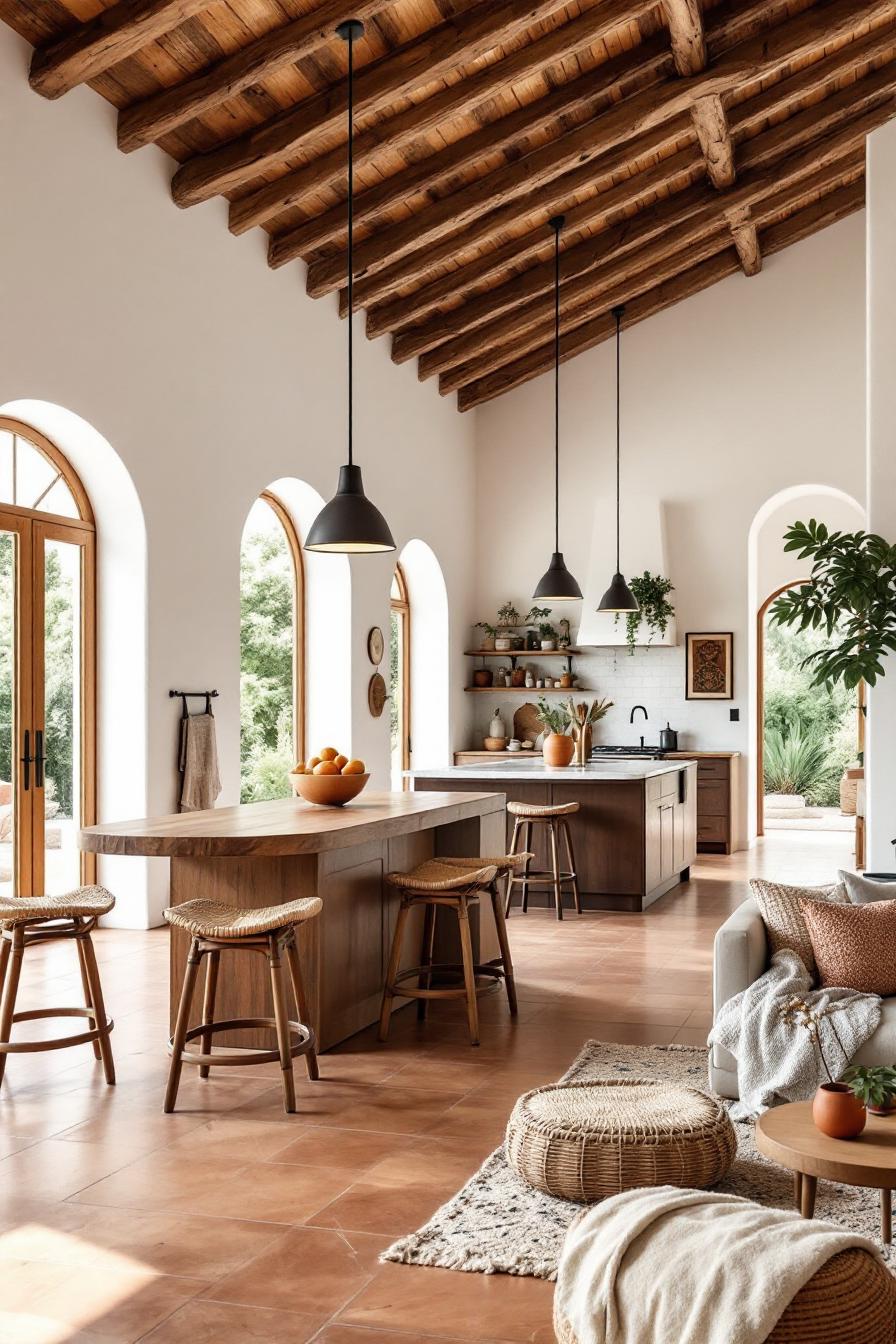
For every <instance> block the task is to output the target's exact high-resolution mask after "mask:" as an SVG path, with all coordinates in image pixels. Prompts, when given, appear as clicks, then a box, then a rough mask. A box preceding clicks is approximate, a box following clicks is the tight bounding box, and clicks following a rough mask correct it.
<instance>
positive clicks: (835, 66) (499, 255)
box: [340, 29, 896, 358]
mask: <svg viewBox="0 0 896 1344" xmlns="http://www.w3.org/2000/svg"><path fill="white" fill-rule="evenodd" d="M894 44H896V29H888V30H886V31H884V30H880V29H878V30H873V31H872V32H871V33H869V34H867V35H866V36H865V37H864V38H861V39H859V40H858V41H856V42H852V43H849V44H848V45H847V46H845V47H843V48H841V49H840V50H839V51H837V52H834V53H832V54H831V55H830V56H828V57H826V58H825V59H824V60H822V61H816V62H814V63H813V64H812V65H810V66H807V67H805V68H804V69H802V70H800V71H797V72H796V73H795V74H793V75H791V76H789V77H788V78H787V79H784V80H780V81H779V82H778V83H776V84H772V85H770V86H769V87H768V88H766V89H764V90H763V91H762V92H760V93H758V94H755V95H754V96H753V97H752V98H750V99H748V100H747V101H746V102H744V103H740V104H738V105H737V107H735V108H733V109H732V112H731V116H730V123H731V130H732V134H733V136H734V137H735V138H738V137H742V136H746V135H748V134H751V133H754V132H755V131H756V130H757V129H759V128H760V127H762V126H763V125H764V124H765V123H766V122H767V121H768V119H769V118H771V117H774V116H775V115H776V114H777V113H779V112H780V111H781V110H782V109H786V108H787V107H788V106H790V105H791V104H792V103H794V102H797V101H799V100H801V99H804V98H806V97H812V96H814V95H815V94H816V93H817V92H819V91H821V90H824V89H826V88H828V87H829V86H831V85H833V84H835V83H836V82H837V81H838V80H839V79H840V78H841V77H842V76H844V75H849V74H851V72H852V71H853V70H854V69H855V68H856V67H858V66H860V65H862V64H863V63H865V62H867V61H871V60H874V59H875V58H877V57H879V56H880V55H881V54H882V53H883V54H891V53H892V50H893V47H894ZM894 79H896V72H894V71H893V69H892V68H889V69H888V68H887V67H884V68H883V69H882V70H880V71H879V72H876V73H872V74H870V75H866V76H865V77H864V78H863V79H861V80H860V81H859V82H858V83H855V84H852V85H850V86H849V87H848V88H847V89H843V90H839V91H837V92H835V93H833V94H831V95H829V97H827V98H826V99H825V100H824V101H823V102H822V103H821V104H816V105H813V106H812V107H811V108H809V109H807V110H806V111H805V112H803V113H799V114H797V115H796V116H794V117H792V118H790V120H789V121H787V122H786V123H782V124H781V126H780V127H779V128H778V129H777V131H776V132H768V133H766V134H764V135H763V136H761V137H759V138H755V139H753V140H751V141H749V143H748V145H747V149H746V152H747V154H748V156H749V164H750V166H752V167H759V166H761V164H762V163H763V162H770V161H772V160H773V159H774V158H775V157H776V156H777V155H778V154H780V153H781V151H782V147H783V146H784V145H785V144H786V145H787V146H788V147H789V148H796V147H797V146H798V145H799V144H800V143H801V142H802V141H808V140H811V139H813V138H815V136H816V135H818V134H819V133H821V132H824V131H826V130H828V129H834V128H835V127H836V126H837V125H839V124H841V122H842V120H844V119H847V118H849V117H850V116H853V115H856V114H857V113H858V112H860V111H862V110H863V109H864V108H865V107H868V106H870V105H871V104H872V103H873V102H874V100H875V99H876V98H877V97H878V96H880V95H882V94H885V93H886V92H887V90H888V88H889V87H891V84H892V83H893V81H894ZM785 127H786V130H785V129H784V128H785ZM785 137H786V139H785ZM637 143H638V142H632V144H633V149H637ZM685 153H686V151H681V152H680V153H679V154H676V155H673V156H672V157H671V158H668V159H665V160H663V161H662V163H661V164H660V165H658V167H659V168H660V169H662V167H663V166H664V165H665V166H666V167H667V169H668V173H669V177H670V179H671V180H672V182H673V185H674V179H675V175H676V173H678V172H680V171H682V170H683V167H684V157H683V156H684V154H685ZM636 162H637V160H635V159H633V160H632V164H636ZM630 167H631V165H630ZM629 171H630V168H629ZM654 171H655V170H652V169H647V170H645V173H646V176H647V177H648V179H649V180H652V174H653V172H654ZM585 172H586V173H587V174H592V173H593V170H592V169H591V168H590V167H588V166H586V169H585ZM644 175H645V174H637V176H633V177H632V183H631V185H632V188H633V193H634V195H633V201H632V204H633V205H636V204H637V197H636V193H637V192H638V189H639V186H640V184H641V179H642V178H643V177H644ZM561 183H562V184H563V185H565V187H567V188H568V193H569V194H568V197H567V198H566V199H564V198H563V197H562V196H561V195H554V194H553V192H554V188H555V187H556V188H557V189H558V190H560V189H561ZM586 185H588V182H587V180H586V178H585V177H584V175H583V174H582V172H581V170H574V171H573V172H572V173H570V174H568V175H566V176H565V177H564V178H562V179H558V180H557V182H556V184H554V186H552V188H551V195H549V196H548V195H542V194H538V195H536V196H535V197H534V198H533V199H532V200H531V201H530V205H531V206H533V207H534V208H537V209H538V210H544V212H545V219H546V218H547V216H548V214H550V213H551V212H552V211H553V210H557V209H564V210H565V212H566V218H567V228H566V236H567V237H572V236H573V235H574V234H575V233H576V232H577V231H578V230H580V229H582V228H585V227H590V226H592V225H594V224H595V223H596V222H599V221H602V220H603V219H604V218H605V215H606V214H607V213H608V212H607V211H606V210H605V208H604V205H605V202H606V195H605V194H604V193H600V194H598V195H597V196H594V197H592V198H590V199H589V200H586V201H584V202H582V203H581V204H574V205H572V206H570V205H569V201H570V200H573V199H574V196H575V193H576V192H577V191H578V190H579V187H580V186H586ZM508 222H509V221H508ZM461 246H462V244H461ZM457 249H458V242H457V241H456V240H455V242H454V245H453V250H454V251H455V252H456V251H457ZM439 251H440V249H436V253H435V254H430V255H431V259H432V264H433V265H435V264H437V262H438V261H439V260H440V257H439V255H438V254H439ZM446 251H447V249H446ZM543 251H544V238H543V236H542V234H541V232H540V230H538V229H533V231H532V232H530V233H527V234H525V235H524V236H523V237H522V238H512V239H510V240H509V241H508V242H507V243H504V244H503V245H501V246H500V247H498V248H496V249H493V250H492V251H489V252H486V253H485V254H483V255H481V256H477V257H476V258H474V259H473V260H472V261H470V262H468V263H467V264H466V265H464V266H462V267H461V268H460V269H459V270H457V269H455V270H452V271H450V272H446V273H444V274H442V275H440V276H438V277H437V278H436V279H435V280H432V281H430V282H429V283H428V284H424V285H422V286H421V287H420V288H419V289H417V290H415V291H414V292H413V293H411V294H409V295H402V296H400V297H398V298H395V299H392V300H386V301H384V302H382V303H374V304H371V303H370V300H369V295H368V293H367V290H366V287H365V282H364V281H363V280H360V281H358V282H357V289H359V290H360V296H359V301H360V303H361V305H362V306H364V307H366V308H367V334H368V336H370V337H375V336H382V335H383V334H384V333H385V332H389V331H393V332H394V331H398V332H399V334H400V335H402V336H403V335H404V334H405V329H406V330H407V335H408V336H409V337H410V338H411V343H410V344H409V353H408V354H407V356H406V357H407V358H411V356H412V355H416V354H420V353H422V351H423V350H426V349H429V348H431V346H432V345H435V344H438V339H439V338H438V337H437V338H436V339H429V336H430V333H429V332H428V331H427V329H426V327H425V326H419V325H418V326H412V324H413V323H415V322H418V323H419V321H420V319H421V318H423V317H426V316H427V315H428V314H430V313H432V312H433V310H434V309H437V308H438V307H439V305H440V304H442V303H444V302H445V301H446V300H447V299H451V298H456V297H458V296H459V295H465V294H466V293H467V292H468V291H470V290H473V289H477V288H479V287H481V286H482V285H483V284H485V283H486V282H487V281H488V280H489V279H491V277H492V276H493V275H497V274H500V273H501V272H502V271H505V270H506V268H507V267H509V266H520V265H522V264H524V263H525V262H527V261H530V260H532V259H533V258H535V257H537V256H539V255H540V254H541V253H542V252H543ZM346 306H347V305H346V303H345V290H344V289H343V290H342V291H341V292H340V313H341V314H342V315H343V316H344V314H345V309H346ZM455 311H457V312H459V313H463V312H464V309H463V308H461V309H457V310H455ZM435 321H436V322H438V321H439V319H438V318H436V319H435ZM449 334H450V333H449ZM421 336H422V340H421V339H420V337H421ZM441 339H444V336H443V337H442V338H441ZM415 341H419V344H417V345H416V347H415V346H414V344H413V342H415ZM401 348H402V349H404V346H403V345H402V347H401Z"/></svg>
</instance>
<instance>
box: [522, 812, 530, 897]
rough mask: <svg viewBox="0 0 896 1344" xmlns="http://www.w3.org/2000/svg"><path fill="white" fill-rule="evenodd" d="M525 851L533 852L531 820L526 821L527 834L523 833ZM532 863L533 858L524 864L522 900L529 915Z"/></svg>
mask: <svg viewBox="0 0 896 1344" xmlns="http://www.w3.org/2000/svg"><path fill="white" fill-rule="evenodd" d="M523 851H524V853H530V854H531V852H532V823H531V821H527V822H526V826H525V834H524V835H523ZM531 863H532V860H531V859H527V860H526V862H525V863H524V864H523V902H522V904H523V914H524V915H528V913H529V868H530V865H531Z"/></svg>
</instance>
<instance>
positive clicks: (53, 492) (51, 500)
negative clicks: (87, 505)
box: [26, 477, 81, 518]
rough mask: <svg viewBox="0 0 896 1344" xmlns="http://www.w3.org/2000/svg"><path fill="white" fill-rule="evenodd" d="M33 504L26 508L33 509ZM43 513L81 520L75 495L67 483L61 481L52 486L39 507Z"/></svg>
mask: <svg viewBox="0 0 896 1344" xmlns="http://www.w3.org/2000/svg"><path fill="white" fill-rule="evenodd" d="M33 507H34V506H33V505H31V504H28V505H26V508H29V509H30V508H33ZM37 507H38V508H39V510H40V512H41V513H58V514H60V515H61V517H63V518H80V517H81V514H80V513H79V511H78V506H77V504H76V503H75V498H74V495H73V494H72V492H71V490H69V488H68V486H67V485H66V483H65V481H64V480H62V478H61V477H60V479H59V480H58V481H57V482H56V484H55V485H54V486H52V487H51V488H50V489H49V490H48V491H47V493H46V494H45V495H44V497H43V499H42V500H41V501H40V503H39V504H38V506H37Z"/></svg>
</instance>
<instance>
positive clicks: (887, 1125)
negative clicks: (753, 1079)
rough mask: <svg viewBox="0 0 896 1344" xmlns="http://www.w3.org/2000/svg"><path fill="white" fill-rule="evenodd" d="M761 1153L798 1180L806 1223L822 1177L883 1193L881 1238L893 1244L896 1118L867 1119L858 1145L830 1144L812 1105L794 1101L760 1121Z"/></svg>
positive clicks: (851, 1141) (837, 1141)
mask: <svg viewBox="0 0 896 1344" xmlns="http://www.w3.org/2000/svg"><path fill="white" fill-rule="evenodd" d="M755 1134H756V1147H757V1148H758V1149H759V1151H760V1153H762V1154H763V1156H764V1157H770V1158H771V1159H772V1160H773V1161H774V1162H779V1163H780V1164H781V1166H782V1167H787V1168H788V1170H790V1171H792V1172H793V1174H794V1196H795V1198H796V1202H797V1207H798V1209H799V1210H800V1213H801V1214H802V1215H803V1217H804V1218H811V1217H812V1215H813V1214H814V1212H815V1191H816V1188H817V1185H818V1178H819V1176H820V1177H821V1178H822V1179H823V1180H826V1181H839V1182H840V1184H841V1185H859V1186H865V1187H867V1188H869V1189H873V1190H880V1234H881V1238H882V1240H883V1241H885V1242H892V1240H893V1220H892V1191H893V1190H894V1188H896V1116H887V1117H883V1116H879V1115H870V1114H869V1116H868V1123H867V1125H866V1126H865V1128H864V1130H863V1131H862V1133H861V1134H860V1135H859V1137H858V1138H857V1139H829V1138H828V1137H827V1135H826V1134H822V1132H821V1130H819V1129H816V1128H815V1125H814V1124H813V1121H812V1103H811V1101H791V1102H788V1103H787V1105H786V1106H776V1107H774V1108H773V1109H772V1110H770V1111H766V1112H765V1114H764V1115H761V1116H760V1117H759V1119H758V1120H757V1121H756V1130H755Z"/></svg>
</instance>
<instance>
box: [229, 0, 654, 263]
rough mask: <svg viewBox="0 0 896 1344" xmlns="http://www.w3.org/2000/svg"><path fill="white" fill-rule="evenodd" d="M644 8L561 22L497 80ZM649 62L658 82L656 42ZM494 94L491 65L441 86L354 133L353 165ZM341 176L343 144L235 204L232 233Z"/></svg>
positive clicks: (505, 65) (616, 5)
mask: <svg viewBox="0 0 896 1344" xmlns="http://www.w3.org/2000/svg"><path fill="white" fill-rule="evenodd" d="M649 8H650V5H649V4H647V3H646V0H645V3H638V4H637V5H636V6H635V8H634V9H633V8H632V7H631V5H629V4H628V3H626V0H613V3H612V4H610V5H607V6H603V7H602V8H601V11H600V17H599V18H598V17H597V14H596V11H594V10H588V11H587V13H585V14H582V15H580V16H579V17H578V18H576V19H573V20H572V21H571V22H570V23H567V24H564V25H563V27H562V28H555V29H553V30H552V31H551V32H549V33H546V34H545V35H544V37H541V38H538V39H537V40H536V41H535V42H532V43H528V44H526V45H525V46H522V47H520V48H519V49H518V50H517V51H513V52H511V53H510V54H509V55H508V56H505V57H504V59H503V60H502V61H501V65H500V70H501V79H502V80H503V81H504V82H505V83H507V84H510V83H513V82H515V81H517V80H522V79H528V78H529V77H530V76H531V75H533V74H535V73H536V72H537V71H539V70H541V69H543V68H544V67H545V66H547V65H551V64H553V63H554V62H555V61H558V60H563V59H564V58H566V57H569V56H574V55H575V53H576V52H577V51H581V50H582V48H583V47H587V46H590V45H591V44H592V43H593V42H594V41H596V40H597V38H599V37H600V35H601V33H602V32H605V31H606V32H609V31H612V28H614V27H618V26H619V24H620V23H622V22H624V21H625V18H624V17H623V16H625V17H632V16H634V17H637V13H640V12H642V11H644V10H646V9H649ZM605 23H606V24H608V25H609V26H608V27H607V28H606V29H604V27H603V25H604V24H605ZM647 59H649V60H650V62H651V64H650V69H648V70H645V75H646V76H648V77H649V75H650V73H651V71H652V72H655V78H657V79H659V78H661V77H662V75H663V74H665V73H666V71H667V70H668V69H669V68H671V61H670V56H669V53H668V52H667V51H665V50H664V49H663V48H662V46H661V44H659V43H651V46H650V54H649V57H647ZM643 64H644V58H642V55H641V53H636V54H635V55H634V58H633V60H632V70H633V74H637V71H638V70H639V69H641V67H642V65H643ZM629 77H630V76H629ZM494 95H495V71H494V69H493V68H491V67H489V68H487V69H485V70H479V71H477V72H476V74H474V75H470V76H469V78H467V79H464V80H461V81H460V82H459V83H457V84H452V85H449V87H448V88H446V89H441V90H440V91H439V92H438V93H435V94H433V96H432V97H431V98H427V99H426V100H425V101H424V102H422V103H416V104H414V105H413V106H412V107H409V108H406V109H405V110H404V111H403V112H399V113H397V114H396V115H395V116H393V117H390V118H389V119H388V120H387V121H384V122H383V123H382V124H381V125H379V126H374V127H372V128H371V129H370V130H367V131H361V132H360V133H358V134H356V136H355V166H356V167H358V168H361V167H363V166H364V164H366V163H369V162H370V161H371V159H373V158H374V157H375V156H376V155H377V154H379V153H381V152H382V150H383V146H384V145H387V146H388V147H389V149H390V150H391V151H392V152H394V153H397V152H398V151H400V150H402V149H403V148H405V147H406V146H407V145H409V144H410V143H411V142H412V141H414V140H416V139H419V138H420V137H421V136H424V135H426V134H427V132H428V131H431V130H432V129H433V127H434V126H437V125H438V124H439V122H441V121H444V120H446V119H448V118H450V117H452V116H456V115H458V114H459V113H460V112H464V113H473V112H475V111H476V109H477V107H479V106H481V105H482V104H483V103H487V102H490V101H491V100H492V99H493V98H494ZM401 177H402V175H399V177H398V178H397V179H396V180H395V181H394V182H393V191H394V192H397V193H398V195H399V196H400V195H401V194H402V191H401ZM344 178H345V149H344V148H343V146H341V145H340V146H339V148H338V149H334V150H330V151H328V152H327V153H326V154H322V155H320V157H318V158H316V159H313V160H312V161H311V163H309V164H306V165H304V166H303V167H301V168H297V169H295V170H294V171H293V172H291V173H287V174H285V176H283V177H280V178H278V179H277V180H276V181H275V182H267V183H265V185H264V186H262V187H259V188H258V189H257V190H256V191H253V192H251V193H249V194H248V195H246V196H243V197H241V198H240V199H239V200H237V201H234V202H233V203H232V204H231V207H230V228H231V230H232V231H233V232H234V233H245V231H246V230H247V229H249V228H251V227H252V226H253V225H255V224H265V223H266V222H267V221H268V220H269V219H272V218H274V216H275V215H278V214H280V213H281V211H283V210H287V209H290V208H291V207H293V206H295V205H298V204H300V203H301V201H302V200H304V199H305V197H307V196H309V195H314V194H316V193H317V192H320V191H323V190H326V189H328V188H331V187H332V186H334V185H335V184H337V183H340V184H341V183H342V182H343V180H344ZM360 204H361V206H362V209H363V197H362V198H361V199H360ZM338 214H339V216H340V221H341V223H344V220H345V212H344V211H342V210H339V211H338ZM334 217H335V216H334ZM359 218H360V217H359ZM332 236H335V235H332ZM321 241H324V240H323V239H322V240H321ZM318 245H319V244H318V243H316V242H315V243H313V244H311V246H312V247H316V246H318Z"/></svg>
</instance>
